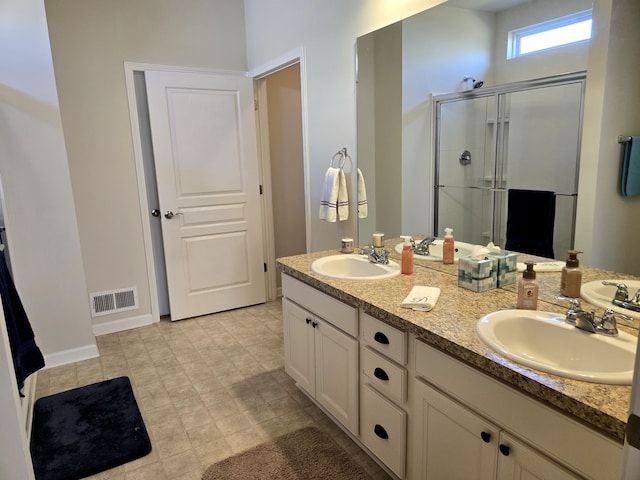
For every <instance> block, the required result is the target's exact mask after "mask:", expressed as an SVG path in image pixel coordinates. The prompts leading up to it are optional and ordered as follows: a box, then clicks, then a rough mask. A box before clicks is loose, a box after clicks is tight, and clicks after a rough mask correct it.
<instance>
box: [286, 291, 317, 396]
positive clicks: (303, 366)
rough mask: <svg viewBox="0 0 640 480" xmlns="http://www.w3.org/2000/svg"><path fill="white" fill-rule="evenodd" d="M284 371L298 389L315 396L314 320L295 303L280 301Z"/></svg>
mask: <svg viewBox="0 0 640 480" xmlns="http://www.w3.org/2000/svg"><path fill="white" fill-rule="evenodd" d="M282 318H283V322H284V369H285V371H286V372H287V373H288V374H289V375H291V377H292V378H293V379H294V380H295V381H296V382H297V383H298V385H299V386H300V387H302V388H303V389H304V390H306V391H307V393H309V394H310V395H312V396H315V394H316V374H315V368H316V365H315V344H314V332H315V329H314V328H313V325H314V324H315V323H316V320H315V318H314V317H313V315H311V314H310V313H309V312H307V311H306V310H305V309H303V308H301V307H299V306H298V305H296V304H295V303H293V302H291V301H290V300H287V299H286V298H284V299H282Z"/></svg>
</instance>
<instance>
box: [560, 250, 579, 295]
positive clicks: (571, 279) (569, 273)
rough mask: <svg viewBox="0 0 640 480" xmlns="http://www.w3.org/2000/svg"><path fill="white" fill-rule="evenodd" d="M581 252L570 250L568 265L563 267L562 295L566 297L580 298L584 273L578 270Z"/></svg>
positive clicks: (561, 279) (561, 278)
mask: <svg viewBox="0 0 640 480" xmlns="http://www.w3.org/2000/svg"><path fill="white" fill-rule="evenodd" d="M579 253H582V252H581V251H579V250H569V258H567V263H566V265H565V266H564V267H562V276H561V277H560V293H562V295H563V296H565V297H571V298H578V297H579V296H580V287H581V285H582V272H581V271H580V269H579V268H578V267H579V266H580V261H579V260H578V254H579Z"/></svg>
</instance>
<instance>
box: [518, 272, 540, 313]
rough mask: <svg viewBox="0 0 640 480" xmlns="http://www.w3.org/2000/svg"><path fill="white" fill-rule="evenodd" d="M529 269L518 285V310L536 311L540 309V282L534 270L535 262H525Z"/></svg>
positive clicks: (523, 274)
mask: <svg viewBox="0 0 640 480" xmlns="http://www.w3.org/2000/svg"><path fill="white" fill-rule="evenodd" d="M525 265H526V266H527V269H526V270H525V271H524V272H523V273H522V278H521V279H520V282H519V283H518V305H517V307H518V308H522V309H525V310H536V309H537V308H538V281H537V280H536V272H535V270H534V269H533V266H534V265H535V262H525Z"/></svg>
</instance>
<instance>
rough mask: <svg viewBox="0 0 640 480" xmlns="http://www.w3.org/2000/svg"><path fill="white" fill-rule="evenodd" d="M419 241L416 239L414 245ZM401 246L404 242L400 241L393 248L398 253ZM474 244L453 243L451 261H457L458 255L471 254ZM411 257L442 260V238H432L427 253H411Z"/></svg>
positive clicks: (434, 260)
mask: <svg viewBox="0 0 640 480" xmlns="http://www.w3.org/2000/svg"><path fill="white" fill-rule="evenodd" d="M418 243H420V240H416V245H418ZM402 247H404V243H403V242H401V243H399V244H397V245H396V247H395V250H396V252H398V253H402ZM473 247H474V245H472V244H470V243H465V242H458V241H456V242H455V243H454V248H455V250H454V251H453V261H454V262H457V261H458V257H465V256H467V255H471V252H472V250H473ZM413 259H414V261H415V260H424V261H426V262H441V261H442V239H437V240H434V242H433V243H432V244H431V245H429V255H418V254H417V253H416V254H414V255H413Z"/></svg>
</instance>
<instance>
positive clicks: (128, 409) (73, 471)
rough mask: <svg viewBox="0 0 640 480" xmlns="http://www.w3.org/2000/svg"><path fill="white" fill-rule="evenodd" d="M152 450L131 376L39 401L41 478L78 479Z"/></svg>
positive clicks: (36, 440) (34, 439)
mask: <svg viewBox="0 0 640 480" xmlns="http://www.w3.org/2000/svg"><path fill="white" fill-rule="evenodd" d="M150 451H151V442H150V441H149V435H148V434H147V429H146V428H145V426H144V422H143V420H142V416H141V415H140V409H139V408H138V404H137V403H136V399H135V397H134V396H133V390H132V389H131V382H130V381H129V379H128V378H127V377H119V378H114V379H112V380H106V381H104V382H98V383H94V384H91V385H87V386H85V387H80V388H74V389H73V390H68V391H66V392H62V393H58V394H56V395H50V396H48V397H43V398H40V399H39V400H37V401H36V403H35V405H34V410H33V427H32V428H31V457H32V459H33V468H34V470H35V474H36V480H76V479H80V478H84V477H87V476H89V475H94V474H96V473H99V472H102V471H104V470H108V469H110V468H113V467H117V466H118V465H122V464H123V463H127V462H130V461H131V460H135V459H136V458H140V457H143V456H145V455H146V454H148V453H149V452H150Z"/></svg>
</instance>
